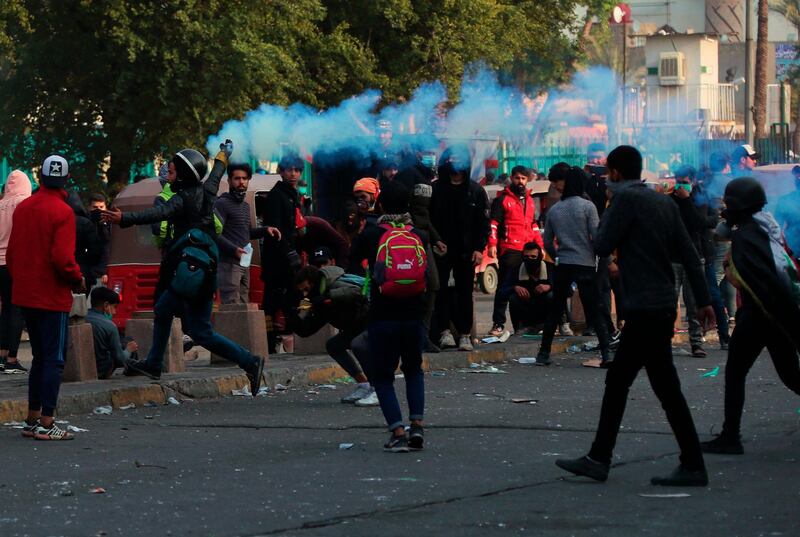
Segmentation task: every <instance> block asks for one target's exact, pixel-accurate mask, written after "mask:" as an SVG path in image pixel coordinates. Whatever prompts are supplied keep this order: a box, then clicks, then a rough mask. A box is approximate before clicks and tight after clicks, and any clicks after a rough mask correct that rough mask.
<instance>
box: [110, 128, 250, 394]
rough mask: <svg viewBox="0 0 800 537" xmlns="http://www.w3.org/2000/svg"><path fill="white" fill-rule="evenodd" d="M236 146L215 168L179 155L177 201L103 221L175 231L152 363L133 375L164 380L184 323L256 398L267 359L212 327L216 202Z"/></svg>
mask: <svg viewBox="0 0 800 537" xmlns="http://www.w3.org/2000/svg"><path fill="white" fill-rule="evenodd" d="M232 152H233V142H231V141H230V140H226V141H225V143H224V144H220V152H219V153H217V156H216V157H215V159H214V167H213V168H212V170H211V173H210V174H209V176H208V179H206V181H205V182H203V177H204V176H205V175H206V172H207V171H208V161H207V160H206V158H205V157H204V156H203V155H202V154H200V152H198V151H195V150H194V149H183V150H181V151H178V152H177V153H176V154H175V156H174V157H172V160H171V161H170V163H169V166H170V168H174V169H175V172H176V174H177V177H176V179H175V182H174V184H173V190H175V195H174V196H172V197H171V198H170V199H169V201H167V202H166V203H165V204H163V205H160V206H158V207H151V208H149V209H145V210H142V211H137V212H131V213H124V214H123V213H122V211H120V210H119V209H112V210H109V211H103V215H102V216H103V219H104V220H105V221H107V222H112V223H114V224H119V225H120V226H121V227H128V226H132V225H142V224H152V223H155V222H161V221H162V220H168V221H169V223H170V224H171V225H172V228H173V229H174V234H173V238H172V239H170V240H169V242H168V243H166V244H165V247H164V252H165V253H164V259H163V260H162V261H161V267H160V269H159V272H158V283H157V285H156V293H155V297H154V300H155V305H154V307H153V312H154V313H155V319H154V321H153V345H152V347H150V352H149V354H148V355H147V359H146V360H139V361H133V360H128V361H127V362H126V363H125V373H126V374H127V375H145V376H147V377H150V378H151V379H154V380H158V379H159V378H161V370H162V369H163V366H164V352H165V351H166V348H167V343H168V341H169V334H170V331H171V330H172V319H173V318H174V317H180V318H181V321H182V323H183V328H184V330H186V332H187V333H188V334H189V336H191V338H192V339H193V340H194V341H195V343H197V344H198V345H201V346H203V347H204V348H206V349H208V350H209V351H211V352H212V353H214V354H217V355H219V356H222V357H223V358H226V359H227V360H230V361H232V362H234V363H236V364H237V365H238V366H239V367H241V368H242V369H243V370H244V371H245V373H247V378H248V379H249V380H250V389H251V392H252V394H253V397H255V396H256V394H257V393H258V389H259V388H260V387H261V378H262V375H263V372H264V358H263V357H261V356H254V355H252V354H250V351H248V350H247V349H245V348H244V347H242V346H240V345H237V344H236V343H234V342H233V341H231V340H229V339H228V338H225V337H223V336H221V335H219V334H217V333H216V332H214V329H213V328H212V327H211V307H212V305H213V302H214V292H215V291H216V288H217V264H218V262H219V251H218V249H217V245H216V242H215V240H214V237H215V236H216V231H215V225H214V209H213V208H214V202H215V201H216V200H217V191H218V190H219V182H220V179H222V175H223V174H224V173H225V167H226V166H227V164H228V157H229V156H230V155H231V153H232Z"/></svg>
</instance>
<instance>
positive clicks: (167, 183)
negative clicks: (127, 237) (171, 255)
mask: <svg viewBox="0 0 800 537" xmlns="http://www.w3.org/2000/svg"><path fill="white" fill-rule="evenodd" d="M158 182H159V184H160V185H161V192H159V193H158V196H156V197H155V199H154V200H153V207H159V206H161V205H164V204H165V203H167V202H168V201H169V200H170V198H171V197H172V196H174V195H175V192H173V190H172V183H174V182H175V167H174V166H170V165H169V163H168V162H165V163H164V164H162V165H161V168H159V170H158ZM150 230H151V233H152V234H153V243H154V244H155V245H156V246H158V247H159V249H162V250H163V247H164V244H165V243H166V242H168V241H170V240H172V230H171V229H170V228H169V222H167V221H166V220H163V221H161V222H155V223H153V224H150ZM162 253H163V252H162Z"/></svg>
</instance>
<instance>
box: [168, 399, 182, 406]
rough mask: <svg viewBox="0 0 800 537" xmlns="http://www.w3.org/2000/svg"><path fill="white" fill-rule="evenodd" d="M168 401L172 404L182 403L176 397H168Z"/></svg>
mask: <svg viewBox="0 0 800 537" xmlns="http://www.w3.org/2000/svg"><path fill="white" fill-rule="evenodd" d="M167 403H169V404H170V405H179V404H181V402H180V401H178V400H177V399H175V398H174V397H170V398H168V399H167Z"/></svg>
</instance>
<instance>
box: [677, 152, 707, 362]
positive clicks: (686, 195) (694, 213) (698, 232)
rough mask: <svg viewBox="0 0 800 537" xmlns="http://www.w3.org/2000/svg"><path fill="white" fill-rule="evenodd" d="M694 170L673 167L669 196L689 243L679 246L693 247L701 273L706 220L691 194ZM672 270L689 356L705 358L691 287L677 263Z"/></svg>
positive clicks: (687, 167) (685, 167)
mask: <svg viewBox="0 0 800 537" xmlns="http://www.w3.org/2000/svg"><path fill="white" fill-rule="evenodd" d="M696 175H697V172H696V171H695V169H694V168H693V167H692V166H689V165H682V166H680V167H678V169H677V170H675V190H674V191H673V192H672V194H671V195H670V197H671V198H672V201H674V202H675V204H676V205H677V206H678V210H679V211H680V214H681V221H682V222H683V225H684V226H685V227H686V231H687V232H688V233H689V239H690V242H689V243H687V244H685V245H683V248H694V250H695V251H696V252H697V253H698V255H699V256H700V262H701V263H703V274H705V258H704V257H703V252H704V249H703V232H704V231H705V229H706V221H705V218H703V215H702V214H701V213H700V209H699V207H698V206H697V204H696V203H695V199H694V198H693V197H692V189H693V182H694V179H695V176H696ZM672 271H673V272H674V273H675V294H676V295H677V296H681V294H682V295H683V305H684V308H685V309H686V318H687V319H688V323H689V343H690V344H691V346H692V356H694V357H695V358H705V357H706V356H707V353H706V351H705V350H704V349H703V330H702V327H701V326H700V322H699V321H698V320H697V318H696V313H697V306H696V305H695V301H694V295H693V294H692V288H691V286H690V285H689V281H688V278H687V275H686V271H685V270H684V269H683V265H682V264H680V263H672Z"/></svg>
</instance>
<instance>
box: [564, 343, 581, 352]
mask: <svg viewBox="0 0 800 537" xmlns="http://www.w3.org/2000/svg"><path fill="white" fill-rule="evenodd" d="M567 352H568V353H570V354H577V353H579V352H581V348H580V347H578V346H577V345H570V346H569V348H567Z"/></svg>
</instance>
